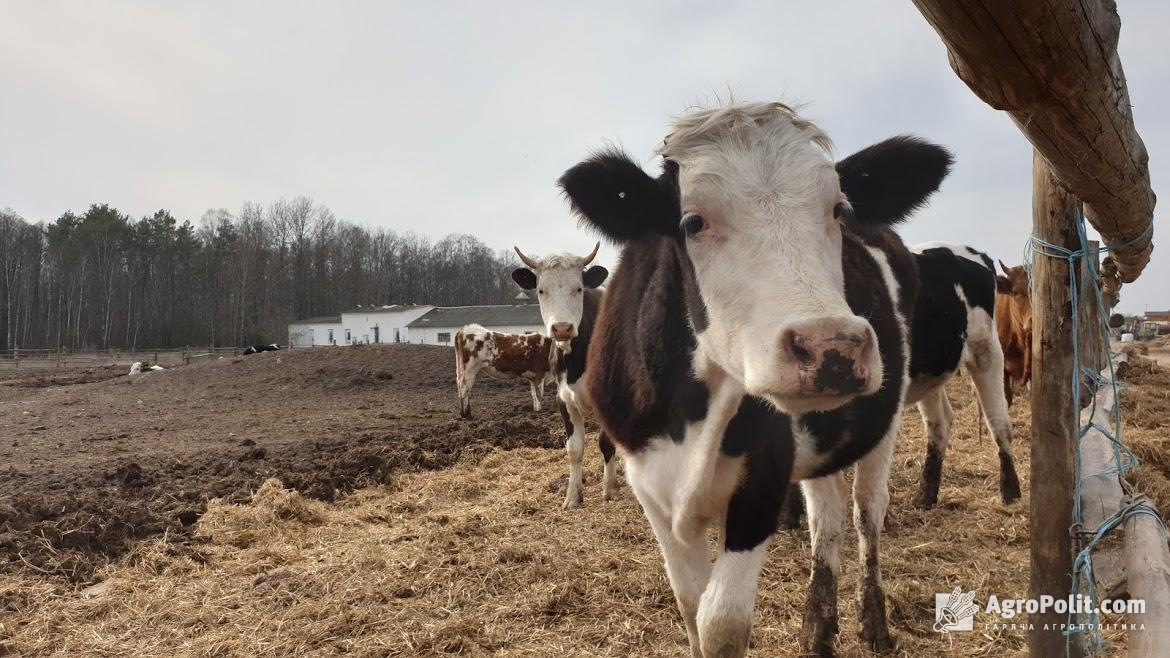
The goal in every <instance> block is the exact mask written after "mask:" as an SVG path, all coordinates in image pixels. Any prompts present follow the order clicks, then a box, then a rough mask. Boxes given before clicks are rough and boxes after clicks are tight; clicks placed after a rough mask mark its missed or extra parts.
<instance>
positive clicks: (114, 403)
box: [0, 346, 563, 609]
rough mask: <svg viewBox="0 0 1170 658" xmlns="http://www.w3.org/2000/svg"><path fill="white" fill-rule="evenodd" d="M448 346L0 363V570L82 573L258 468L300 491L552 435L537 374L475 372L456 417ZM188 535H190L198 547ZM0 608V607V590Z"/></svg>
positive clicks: (247, 488)
mask: <svg viewBox="0 0 1170 658" xmlns="http://www.w3.org/2000/svg"><path fill="white" fill-rule="evenodd" d="M453 368H454V358H453V356H452V351H451V350H450V349H449V348H440V347H428V346H362V347H345V348H319V349H311V350H291V351H283V352H267V353H261V354H256V355H251V356H248V357H229V358H224V359H220V360H217V361H214V362H209V363H202V364H198V365H191V366H186V367H177V368H175V369H173V370H166V371H162V372H153V373H149V374H145V375H142V376H139V377H135V378H131V377H129V376H127V375H126V369H125V368H121V367H116V368H113V367H111V368H94V369H86V370H78V371H62V372H52V371H39V372H26V373H19V374H17V373H4V375H3V377H0V573H13V572H29V571H31V572H35V573H38V574H41V575H48V576H51V577H54V578H64V579H67V580H68V581H71V582H73V583H74V584H84V583H86V582H89V581H90V580H91V579H92V578H93V574H94V571H95V569H96V568H97V567H99V566H101V565H102V564H104V563H105V562H107V561H108V560H110V559H111V558H115V557H117V556H119V555H121V554H123V553H124V552H125V551H127V550H128V549H129V548H130V546H131V545H132V544H133V542H135V541H137V540H141V539H145V538H148V537H152V536H155V535H159V534H162V533H167V535H168V537H169V538H171V539H173V540H174V542H175V545H176V546H177V547H179V549H182V547H183V546H184V538H185V537H189V535H190V532H189V531H190V528H191V527H192V524H194V523H195V522H196V521H197V520H198V519H199V517H200V515H201V514H202V513H203V512H204V510H205V509H206V506H207V502H208V501H209V500H210V499H213V498H222V499H225V500H227V501H232V502H239V501H244V500H248V499H249V498H250V496H251V494H252V492H253V491H255V490H256V489H257V488H258V487H259V485H260V484H261V483H262V482H263V481H264V480H265V479H266V478H269V477H277V478H279V479H280V480H281V481H282V482H284V483H285V484H286V486H290V487H293V488H295V489H297V490H299V491H300V492H302V493H303V494H304V495H306V496H308V497H310V498H315V499H320V500H325V501H332V500H334V499H335V498H336V497H337V496H338V494H339V493H344V492H346V491H349V490H352V489H354V488H357V487H361V486H364V485H368V484H374V483H377V484H385V483H388V482H390V481H391V479H392V478H394V476H395V474H396V473H399V472H402V471H413V470H419V469H434V468H444V467H447V466H450V465H452V464H454V463H455V462H456V461H458V460H459V459H460V457H461V456H464V455H465V454H467V453H480V454H482V453H486V452H487V451H488V450H489V449H491V448H506V449H510V448H516V447H522V446H523V447H559V446H560V445H561V444H562V441H563V438H562V436H561V435H562V434H563V430H562V429H561V428H562V427H563V426H562V425H561V423H560V420H559V417H558V416H557V413H556V410H555V403H554V397H555V393H554V391H553V389H552V388H551V387H550V388H549V390H548V395H546V398H545V401H546V402H547V403H548V404H546V405H545V410H544V411H543V412H540V413H536V412H533V411H532V409H531V403H530V401H529V400H530V398H529V395H528V387H527V385H526V384H523V385H521V384H518V383H515V382H496V381H493V380H490V379H488V378H481V380H480V381H479V382H477V385H476V388H475V391H474V400H473V405H474V409H475V412H476V418H475V419H474V420H472V421H462V420H459V419H458V417H457V415H456V410H457V405H456V403H455V391H454V383H453V379H454V376H453ZM189 550H193V551H197V547H190V549H189ZM0 609H3V605H2V602H0Z"/></svg>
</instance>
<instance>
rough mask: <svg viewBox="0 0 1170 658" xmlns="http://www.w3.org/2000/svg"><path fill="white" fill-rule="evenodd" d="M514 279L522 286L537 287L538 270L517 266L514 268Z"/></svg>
mask: <svg viewBox="0 0 1170 658" xmlns="http://www.w3.org/2000/svg"><path fill="white" fill-rule="evenodd" d="M512 280H513V281H515V282H516V285H518V286H520V287H521V288H523V289H525V290H532V289H533V288H535V287H536V272H533V271H532V270H530V269H528V268H527V267H517V268H516V269H514V270H512Z"/></svg>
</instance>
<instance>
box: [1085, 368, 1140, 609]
mask: <svg viewBox="0 0 1170 658" xmlns="http://www.w3.org/2000/svg"><path fill="white" fill-rule="evenodd" d="M1128 359H1129V357H1127V356H1126V355H1125V354H1124V353H1121V354H1118V355H1117V357H1116V358H1115V359H1114V363H1113V365H1114V372H1113V374H1115V375H1116V376H1117V378H1118V380H1120V379H1121V378H1122V376H1123V374H1122V373H1123V371H1124V364H1125V363H1126V361H1128ZM1110 374H1111V373H1110V372H1109V367H1108V366H1106V367H1105V368H1103V369H1102V370H1101V378H1102V379H1108V378H1109V377H1110ZM1116 417H1117V397H1116V396H1115V395H1114V394H1113V387H1112V386H1106V387H1104V388H1102V389H1101V390H1100V391H1098V392H1097V395H1096V397H1095V399H1094V404H1092V405H1091V406H1089V407H1088V408H1087V409H1085V410H1084V411H1082V412H1081V425H1082V426H1083V425H1086V424H1087V423H1089V421H1090V419H1091V420H1092V422H1093V423H1095V424H1097V425H1100V426H1101V427H1109V428H1112V427H1113V426H1114V419H1115V418H1116ZM1117 467H1118V465H1117V458H1116V455H1115V454H1114V452H1113V442H1112V441H1110V440H1109V438H1108V437H1106V436H1105V435H1104V434H1102V433H1101V432H1100V431H1099V430H1097V429H1096V428H1090V429H1089V431H1088V432H1086V433H1085V436H1084V437H1083V438H1081V474H1082V477H1081V529H1082V530H1083V531H1084V532H1093V531H1094V530H1096V529H1097V528H1098V527H1100V525H1101V523H1102V522H1104V521H1105V519H1107V518H1109V517H1111V516H1113V515H1114V514H1116V513H1117V510H1118V509H1120V508H1121V499H1122V498H1123V496H1124V494H1123V492H1122V490H1121V480H1120V479H1119V478H1118V471H1117ZM1093 575H1094V576H1095V577H1096V578H1097V587H1098V589H1099V591H1102V592H1108V591H1110V590H1112V589H1115V588H1116V587H1118V585H1119V584H1120V583H1121V582H1122V581H1124V580H1125V568H1124V563H1123V561H1122V554H1121V542H1119V541H1114V540H1109V541H1106V542H1104V543H1103V544H1102V545H1100V547H1099V548H1098V550H1096V551H1094V552H1093Z"/></svg>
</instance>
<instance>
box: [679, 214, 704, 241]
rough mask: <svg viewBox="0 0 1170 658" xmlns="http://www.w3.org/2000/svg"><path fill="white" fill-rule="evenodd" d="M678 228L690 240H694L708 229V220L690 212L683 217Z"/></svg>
mask: <svg viewBox="0 0 1170 658" xmlns="http://www.w3.org/2000/svg"><path fill="white" fill-rule="evenodd" d="M678 227H679V229H680V230H682V232H683V234H685V235H686V236H687V237H688V238H693V237H695V236H696V235H698V234H700V233H702V232H703V230H704V229H706V228H707V220H705V219H703V217H702V216H701V215H696V214H695V213H693V212H689V213H687V214H685V215H683V217H682V220H681V221H679V223H678Z"/></svg>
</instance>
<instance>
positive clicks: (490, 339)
mask: <svg viewBox="0 0 1170 658" xmlns="http://www.w3.org/2000/svg"><path fill="white" fill-rule="evenodd" d="M552 351H553V342H552V340H550V339H548V338H546V337H545V336H542V335H541V334H538V333H531V334H524V335H520V336H518V335H516V334H508V333H504V332H502V331H488V330H487V329H485V328H484V327H481V326H480V325H478V324H469V325H467V326H466V327H463V328H462V329H460V330H459V331H458V332H457V333H456V334H455V388H456V389H457V390H458V391H459V415H460V416H462V417H464V418H471V387H472V386H475V377H476V376H477V375H478V374H479V373H481V372H482V373H484V374H487V375H490V376H492V377H495V378H496V379H527V380H528V385H529V387H531V389H532V409H533V410H534V411H540V401H541V400H542V399H544V385H545V383H546V382H548V381H550V380H552V359H553V353H552Z"/></svg>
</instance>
